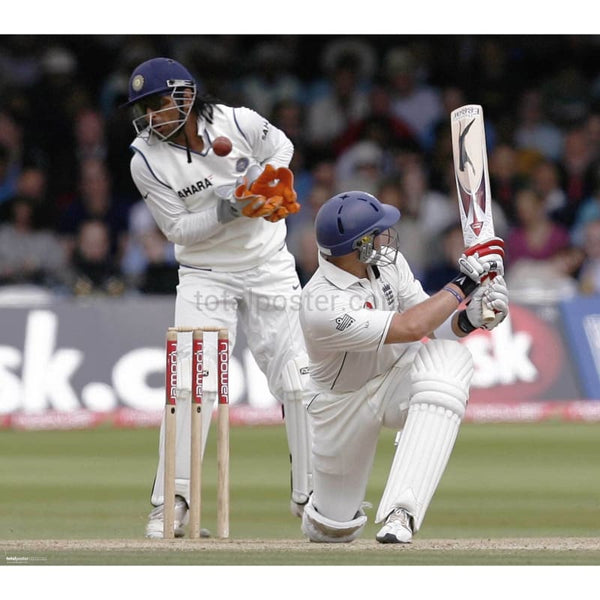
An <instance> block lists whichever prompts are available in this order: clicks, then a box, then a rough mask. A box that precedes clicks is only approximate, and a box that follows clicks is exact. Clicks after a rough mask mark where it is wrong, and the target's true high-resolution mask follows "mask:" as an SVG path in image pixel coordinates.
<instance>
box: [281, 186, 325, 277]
mask: <svg viewBox="0 0 600 600" xmlns="http://www.w3.org/2000/svg"><path fill="white" fill-rule="evenodd" d="M330 197H331V187H329V186H328V185H325V184H323V183H316V184H315V185H313V187H312V188H311V190H310V192H309V194H308V196H307V197H306V199H305V200H304V201H303V202H302V210H301V211H299V212H297V213H296V214H294V215H290V217H295V218H294V219H291V218H290V217H288V222H289V226H288V234H287V239H286V243H287V246H288V249H289V251H290V252H291V253H292V254H293V255H294V256H295V258H296V263H298V262H303V261H304V252H305V251H306V248H307V246H306V240H307V238H310V235H311V233H312V232H313V230H314V222H315V217H316V215H317V213H318V212H319V208H321V206H323V204H325V202H326V201H327V200H328V199H329V198H330ZM309 247H310V246H309ZM315 247H316V246H315ZM310 254H312V253H310ZM310 264H311V265H312V263H310ZM307 271H310V267H309V268H304V267H303V268H302V270H300V269H298V274H299V275H301V274H302V273H305V272H307ZM311 274H312V273H311ZM300 280H302V277H300Z"/></svg>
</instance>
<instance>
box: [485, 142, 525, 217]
mask: <svg viewBox="0 0 600 600" xmlns="http://www.w3.org/2000/svg"><path fill="white" fill-rule="evenodd" d="M489 169H490V187H491V191H492V198H493V199H494V201H495V203H496V204H497V205H498V206H500V208H501V209H502V211H503V213H504V215H505V216H506V220H507V222H508V224H509V225H515V224H516V223H517V209H516V206H515V197H516V193H517V190H518V189H519V188H520V187H521V186H522V185H523V178H522V177H521V176H520V175H519V170H518V162H517V153H516V151H515V149H514V148H513V147H512V146H510V145H509V144H504V143H502V144H498V145H497V146H496V147H495V148H494V150H493V151H492V153H491V156H490V157H489Z"/></svg>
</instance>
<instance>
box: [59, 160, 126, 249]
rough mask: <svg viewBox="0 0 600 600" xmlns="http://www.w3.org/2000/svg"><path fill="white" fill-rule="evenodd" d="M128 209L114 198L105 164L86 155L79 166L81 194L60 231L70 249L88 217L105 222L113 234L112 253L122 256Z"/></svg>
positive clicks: (69, 208)
mask: <svg viewBox="0 0 600 600" xmlns="http://www.w3.org/2000/svg"><path fill="white" fill-rule="evenodd" d="M127 208H128V207H126V206H123V205H122V203H119V202H118V201H117V199H116V198H114V196H113V194H112V189H111V180H110V175H109V173H108V170H107V168H106V165H105V163H104V162H103V161H101V160H99V159H97V158H87V159H85V160H84V161H83V162H82V163H81V166H80V173H79V195H78V197H77V198H76V200H75V201H74V202H73V203H72V204H71V205H70V206H69V207H68V208H67V210H66V211H65V213H64V214H63V215H62V217H61V219H60V223H59V231H60V233H61V235H62V237H63V240H64V242H65V244H66V246H67V248H72V247H73V245H74V240H75V237H76V235H77V232H78V231H79V229H80V227H81V224H82V223H83V222H85V221H87V220H89V219H97V220H101V221H103V222H104V223H105V225H106V227H107V230H108V232H109V236H110V252H111V254H112V255H113V256H114V257H115V258H117V259H118V258H120V257H121V255H122V253H123V251H124V245H125V243H126V234H127Z"/></svg>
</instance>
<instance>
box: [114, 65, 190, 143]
mask: <svg viewBox="0 0 600 600" xmlns="http://www.w3.org/2000/svg"><path fill="white" fill-rule="evenodd" d="M188 89H191V90H192V94H191V97H190V95H189V92H186V90H188ZM165 95H170V96H171V98H172V99H173V103H174V104H175V106H176V107H177V108H178V115H177V117H176V118H175V119H172V120H170V121H167V122H164V121H163V122H159V123H158V125H157V124H156V123H155V120H154V119H153V115H152V114H151V115H150V116H148V110H150V111H152V113H154V115H157V114H159V113H162V114H165V113H166V111H168V110H170V107H168V106H167V107H166V108H161V103H160V97H161V96H165ZM128 97H129V100H128V101H127V102H126V103H125V106H130V107H132V115H133V121H132V123H133V126H134V128H135V130H136V132H137V134H138V136H141V137H143V138H145V139H146V140H149V139H150V136H151V134H154V135H156V137H157V138H158V139H159V140H163V141H166V140H169V139H172V138H173V137H174V136H175V135H176V134H177V133H178V132H179V131H180V130H181V129H182V128H183V126H184V124H185V121H186V119H187V118H188V116H189V114H190V112H191V110H192V107H193V105H194V101H195V99H196V82H195V81H194V78H193V77H192V75H191V73H190V72H189V71H188V70H187V69H186V68H185V67H184V66H183V65H182V64H180V63H178V62H177V61H176V60H173V59H172V58H163V57H159V58H151V59H150V60H147V61H145V62H143V63H142V64H140V65H138V66H137V67H136V68H135V69H134V70H133V73H132V74H131V77H130V78H129V96H128ZM166 125H172V126H173V127H174V129H171V130H170V131H169V133H168V134H163V133H162V132H161V130H160V127H165V126H166Z"/></svg>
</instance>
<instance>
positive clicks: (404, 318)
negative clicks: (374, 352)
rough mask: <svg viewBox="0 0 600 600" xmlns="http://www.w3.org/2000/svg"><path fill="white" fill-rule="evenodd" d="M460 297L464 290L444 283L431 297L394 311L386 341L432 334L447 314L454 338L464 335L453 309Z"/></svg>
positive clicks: (411, 338) (403, 340)
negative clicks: (401, 310) (403, 309)
mask: <svg viewBox="0 0 600 600" xmlns="http://www.w3.org/2000/svg"><path fill="white" fill-rule="evenodd" d="M459 299H460V302H462V300H464V293H463V292H462V290H461V289H460V288H459V287H458V286H457V285H455V284H453V283H450V284H448V285H447V286H446V287H445V288H444V289H443V290H440V291H439V292H437V293H436V294H434V295H433V296H431V297H429V298H427V300H424V301H423V302H420V303H419V304H415V305H414V306H411V307H410V308H408V309H407V310H405V311H403V312H397V313H394V315H393V316H392V319H391V321H390V327H389V329H388V331H387V335H386V337H385V343H386V344H397V343H408V342H417V341H419V340H421V339H423V338H424V337H429V336H432V335H433V332H434V331H435V330H436V329H438V327H440V326H441V325H442V324H443V323H444V322H445V321H446V320H447V319H448V318H449V317H450V316H453V319H452V321H451V323H450V327H451V330H452V331H453V333H454V334H455V335H456V337H464V336H465V335H467V334H466V333H463V332H462V331H460V329H459V328H458V324H457V322H456V321H457V318H458V314H457V313H456V309H457V306H458V304H459V303H460V302H459Z"/></svg>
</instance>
